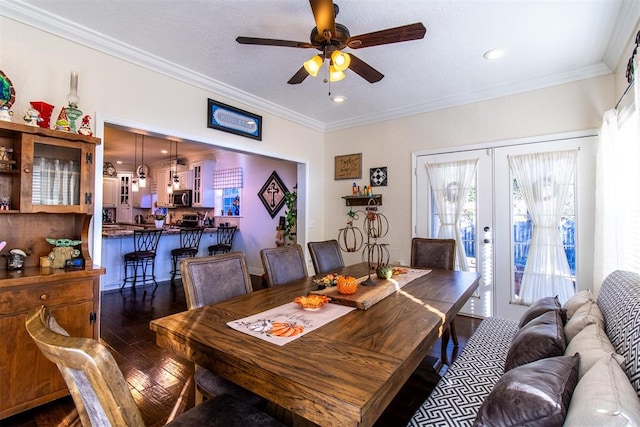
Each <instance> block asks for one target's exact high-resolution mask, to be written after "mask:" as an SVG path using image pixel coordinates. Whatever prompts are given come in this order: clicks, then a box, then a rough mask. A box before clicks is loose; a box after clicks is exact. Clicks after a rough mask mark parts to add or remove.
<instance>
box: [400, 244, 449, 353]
mask: <svg viewBox="0 0 640 427" xmlns="http://www.w3.org/2000/svg"><path fill="white" fill-rule="evenodd" d="M455 261H456V241H455V240H454V239H428V238H423V237H414V238H413V239H412V240H411V267H414V268H430V269H439V270H453V269H454V268H455ZM449 325H450V326H449V328H448V329H449V330H448V331H445V332H448V333H449V334H450V335H451V340H452V341H453V345H454V347H456V348H457V347H458V335H457V334H456V324H455V318H453V319H451V323H450V324H449ZM441 354H442V356H441V357H442V363H444V364H445V365H449V358H448V356H447V342H446V340H442V349H441Z"/></svg>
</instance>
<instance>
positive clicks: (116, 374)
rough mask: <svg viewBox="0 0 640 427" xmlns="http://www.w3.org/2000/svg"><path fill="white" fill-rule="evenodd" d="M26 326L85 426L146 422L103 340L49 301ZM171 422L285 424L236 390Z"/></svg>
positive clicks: (131, 425)
mask: <svg viewBox="0 0 640 427" xmlns="http://www.w3.org/2000/svg"><path fill="white" fill-rule="evenodd" d="M25 326H26V329H27V332H28V333H29V335H30V336H31V338H32V339H33V341H34V342H35V343H36V345H37V346H38V348H39V349H40V350H41V351H42V353H43V354H44V355H45V357H46V358H47V359H49V360H50V361H51V362H53V363H55V364H56V365H57V366H58V369H59V371H60V373H61V374H62V377H63V378H64V380H65V382H66V384H67V387H68V388H69V393H70V394H71V397H72V398H73V402H74V403H75V406H76V409H77V411H78V415H79V418H80V422H81V423H82V425H83V426H85V427H89V426H128V427H142V426H144V420H143V417H142V414H141V413H140V410H139V409H138V407H137V406H136V403H135V401H134V400H133V397H132V395H131V393H130V392H129V386H128V384H127V381H126V380H125V379H124V376H123V375H122V371H120V368H119V367H118V365H117V363H116V361H115V359H114V358H113V355H112V354H111V353H110V352H109V350H108V349H107V348H106V347H105V346H104V345H102V344H100V343H99V342H98V341H96V340H94V339H91V338H79V337H70V336H69V334H67V332H66V331H65V330H64V329H63V328H62V327H60V325H59V324H58V323H57V322H56V320H55V318H54V317H53V316H52V315H51V312H50V311H49V309H47V308H46V307H44V306H40V307H39V308H35V309H32V310H31V311H29V313H28V314H27V318H26V321H25ZM166 425H167V426H171V427H176V426H178V427H183V426H184V427H186V426H193V425H213V426H221V427H222V426H225V427H226V426H238V427H240V426H247V425H251V426H265V427H266V426H282V424H281V423H280V422H278V421H276V420H275V419H273V418H271V417H270V416H268V415H267V414H265V413H263V412H261V411H260V410H258V409H256V408H254V407H252V406H250V405H248V404H246V403H244V402H242V401H240V400H237V399H235V398H233V397H231V396H219V397H216V398H212V399H209V400H207V401H206V402H204V403H203V404H200V405H196V406H195V407H194V408H192V409H190V410H188V411H186V412H184V413H182V414H180V415H178V416H176V417H175V418H174V419H173V420H172V421H171V422H169V423H168V424H166Z"/></svg>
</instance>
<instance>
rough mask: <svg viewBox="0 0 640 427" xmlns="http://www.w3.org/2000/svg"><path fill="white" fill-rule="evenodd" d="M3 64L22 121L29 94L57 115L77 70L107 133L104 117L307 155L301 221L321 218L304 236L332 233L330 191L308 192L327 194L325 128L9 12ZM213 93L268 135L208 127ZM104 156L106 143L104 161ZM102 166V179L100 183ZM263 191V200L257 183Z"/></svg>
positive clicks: (1, 32) (2, 35)
mask: <svg viewBox="0 0 640 427" xmlns="http://www.w3.org/2000/svg"><path fill="white" fill-rule="evenodd" d="M0 64H2V71H4V72H5V74H7V76H9V78H10V79H11V81H12V83H13V85H14V87H15V90H16V102H15V104H14V106H13V107H12V110H13V111H14V120H18V121H19V120H20V117H22V115H24V112H25V111H26V110H27V108H28V107H29V101H46V102H48V103H50V104H53V105H55V106H56V108H55V110H54V119H55V117H57V114H58V112H59V111H60V107H61V106H63V105H66V100H65V98H66V95H67V93H68V92H69V75H70V72H71V71H72V70H73V71H77V72H78V74H79V90H78V95H79V97H80V102H79V108H80V109H81V110H83V112H84V113H85V114H91V115H92V116H93V117H97V120H96V121H95V123H94V125H95V128H96V135H97V136H99V137H101V136H102V126H103V123H105V122H107V123H114V124H119V125H123V126H127V125H130V126H131V127H133V128H138V129H146V130H149V131H154V132H156V133H159V134H165V135H172V136H174V137H178V138H184V139H188V140H192V141H196V142H203V143H205V144H212V145H217V146H220V147H225V148H230V149H234V150H239V151H244V152H247V153H257V154H264V155H268V156H271V157H274V158H280V159H286V160H290V161H294V162H299V163H300V164H302V166H300V167H298V179H297V181H298V182H299V183H301V187H300V188H299V190H298V191H299V193H300V197H299V203H301V204H304V205H303V206H301V207H300V206H299V212H301V214H302V216H301V217H300V218H299V221H300V223H301V225H303V224H307V223H311V224H313V225H314V227H313V228H311V229H309V230H304V231H306V233H305V232H303V233H301V236H303V237H304V238H306V239H310V240H320V239H322V238H323V237H324V230H323V228H322V224H323V223H324V221H323V219H322V213H323V210H322V198H320V197H306V194H307V193H309V194H322V190H323V184H324V183H323V178H324V170H323V168H324V164H323V161H322V159H323V158H324V135H323V134H322V133H321V132H319V131H316V130H313V129H310V128H308V127H305V126H302V125H299V124H296V123H293V122H291V121H288V120H286V119H283V118H280V117H277V116H274V115H272V114H269V113H266V112H264V111H260V110H257V109H255V108H253V107H252V106H251V105H243V104H239V103H237V102H234V101H233V100H231V99H226V98H224V97H222V96H219V95H217V94H215V93H211V92H210V91H207V90H204V89H202V88H198V87H195V86H192V85H189V84H185V83H183V82H181V81H178V80H176V79H173V78H170V77H167V76H164V75H161V74H158V73H155V72H152V71H149V70H147V69H144V68H142V67H140V66H137V65H134V64H131V63H128V62H125V61H123V60H120V59H117V58H114V57H111V56H108V55H105V54H103V53H100V52H97V51H95V50H92V49H89V48H86V47H83V46H81V45H79V44H76V43H73V42H70V41H68V40H65V39H62V38H59V37H56V36H52V35H50V34H48V33H45V32H43V31H40V30H37V29H34V28H32V27H30V26H27V25H24V24H21V23H18V22H16V21H13V20H11V19H8V18H6V17H0ZM207 98H213V99H216V100H218V101H221V102H224V103H228V104H230V105H234V106H236V107H238V108H241V109H244V110H247V111H251V112H253V113H256V114H259V115H261V116H262V117H263V129H262V132H263V139H262V141H255V140H253V139H249V138H244V137H241V136H236V135H232V134H229V133H225V132H220V131H216V130H213V129H209V128H207V126H206V108H207ZM101 162H102V148H101V147H99V148H98V150H97V155H96V163H97V164H100V163H101ZM98 169H99V168H98ZM101 173H102V172H101V171H97V177H96V181H97V182H100V177H101ZM307 177H313V179H308V178H307ZM265 179H266V177H265ZM288 179H289V178H288ZM294 183H295V182H294ZM286 184H287V185H289V182H286ZM95 196H96V197H95V199H96V200H97V201H100V203H101V200H102V188H101V187H100V186H98V187H97V188H96V194H95ZM255 197H256V199H257V190H256V192H255ZM96 208H97V209H96V212H100V209H101V206H96ZM269 219H270V218H269ZM274 234H275V227H274ZM303 244H304V242H303ZM92 254H93V258H94V259H100V245H99V244H98V245H94V247H93V250H92Z"/></svg>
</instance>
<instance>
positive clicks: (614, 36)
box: [602, 0, 640, 71]
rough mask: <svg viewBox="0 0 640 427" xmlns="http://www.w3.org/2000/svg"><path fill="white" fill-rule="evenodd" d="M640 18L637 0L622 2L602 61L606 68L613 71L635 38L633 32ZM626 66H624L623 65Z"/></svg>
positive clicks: (624, 0) (639, 5)
mask: <svg viewBox="0 0 640 427" xmlns="http://www.w3.org/2000/svg"><path fill="white" fill-rule="evenodd" d="M639 17H640V2H639V1H637V0H623V2H622V5H620V11H619V12H618V19H617V20H616V24H615V26H614V28H613V31H612V32H611V38H610V39H609V44H608V45H607V50H606V51H605V53H604V58H603V59H602V60H603V61H604V63H605V64H607V66H608V67H609V68H610V69H611V70H613V71H615V70H616V68H617V67H618V64H619V63H620V60H621V59H622V55H623V54H624V53H625V52H624V50H625V49H626V47H627V45H628V44H629V43H630V42H631V41H632V40H633V39H634V38H635V36H636V34H635V32H634V30H635V28H636V26H637V25H638V19H639ZM625 65H626V64H625Z"/></svg>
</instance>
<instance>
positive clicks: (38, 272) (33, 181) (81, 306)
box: [0, 121, 104, 424]
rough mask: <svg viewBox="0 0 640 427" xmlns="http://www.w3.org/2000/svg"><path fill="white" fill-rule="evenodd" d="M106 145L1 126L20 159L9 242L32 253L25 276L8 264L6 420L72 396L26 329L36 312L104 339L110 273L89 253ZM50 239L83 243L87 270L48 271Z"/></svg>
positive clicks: (0, 366)
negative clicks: (103, 286)
mask: <svg viewBox="0 0 640 427" xmlns="http://www.w3.org/2000/svg"><path fill="white" fill-rule="evenodd" d="M99 143H100V139H98V138H93V137H86V136H83V135H77V134H72V133H68V132H61V131H54V130H50V129H44V128H40V127H36V126H28V125H23V124H20V123H13V122H4V121H0V147H5V148H7V149H12V150H13V151H12V154H13V158H12V159H10V160H8V161H7V162H8V163H0V195H5V194H6V195H9V196H10V197H11V202H10V209H9V210H0V229H1V230H3V233H2V240H4V241H6V242H7V245H6V246H7V248H11V249H13V248H20V249H22V250H24V251H25V252H27V253H28V256H27V257H26V259H25V260H24V266H23V268H22V269H21V270H8V269H7V265H6V263H0V384H1V386H0V420H1V419H4V418H6V417H9V416H11V415H14V414H17V413H19V412H22V411H25V410H27V409H31V408H34V407H36V406H38V405H41V404H44V403H46V402H50V401H52V400H54V399H58V398H60V397H62V396H65V395H67V394H68V390H67V388H66V386H65V383H64V381H63V379H62V377H61V375H60V373H59V371H58V369H57V367H56V366H55V365H54V364H53V363H51V362H49V361H48V360H46V359H45V358H44V356H43V355H42V353H41V352H40V350H39V349H38V348H37V346H36V345H35V343H34V342H33V340H31V338H30V337H29V336H28V334H27V332H26V330H25V328H24V322H25V319H26V315H27V312H28V311H29V310H30V309H32V308H35V307H38V306H40V305H43V304H44V305H46V306H48V307H50V308H51V309H52V311H53V314H54V316H55V317H56V319H57V320H58V322H59V323H60V324H61V326H62V327H63V328H65V329H66V330H67V331H68V332H70V333H71V334H72V335H74V336H84V337H89V338H94V339H98V338H99V330H100V329H99V324H98V319H99V318H100V316H99V312H98V311H99V308H100V276H101V275H102V274H104V269H103V268H102V267H99V266H94V265H93V260H92V259H91V254H90V252H89V229H90V224H91V220H92V217H93V210H94V207H93V206H94V200H93V188H94V185H95V182H94V181H95V180H94V178H93V176H94V173H95V165H94V164H93V159H94V153H95V145H96V144H99ZM60 184H63V185H60ZM46 238H55V239H62V238H64V239H72V240H80V241H81V243H80V245H79V246H76V248H77V249H79V250H80V254H81V257H82V258H83V259H84V264H85V265H84V267H83V268H81V269H78V270H74V271H66V270H65V269H57V268H56V269H54V268H40V266H39V263H40V258H41V257H45V256H47V255H48V254H49V253H50V252H51V250H52V245H51V244H49V243H48V242H47V241H46ZM0 424H1V423H0Z"/></svg>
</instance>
